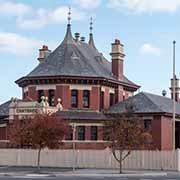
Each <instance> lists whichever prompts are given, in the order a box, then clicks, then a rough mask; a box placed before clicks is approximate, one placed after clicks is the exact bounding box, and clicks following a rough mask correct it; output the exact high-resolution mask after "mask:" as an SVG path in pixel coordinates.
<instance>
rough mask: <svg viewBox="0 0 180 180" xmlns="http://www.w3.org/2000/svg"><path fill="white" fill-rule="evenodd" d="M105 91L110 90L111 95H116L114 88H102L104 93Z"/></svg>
mask: <svg viewBox="0 0 180 180" xmlns="http://www.w3.org/2000/svg"><path fill="white" fill-rule="evenodd" d="M105 89H108V90H109V93H112V94H115V89H114V88H110V87H105V86H102V87H101V91H102V92H105Z"/></svg>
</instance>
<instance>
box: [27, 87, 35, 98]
mask: <svg viewBox="0 0 180 180" xmlns="http://www.w3.org/2000/svg"><path fill="white" fill-rule="evenodd" d="M28 96H29V97H30V98H31V99H33V100H35V101H36V100H37V92H36V87H35V86H33V87H28Z"/></svg>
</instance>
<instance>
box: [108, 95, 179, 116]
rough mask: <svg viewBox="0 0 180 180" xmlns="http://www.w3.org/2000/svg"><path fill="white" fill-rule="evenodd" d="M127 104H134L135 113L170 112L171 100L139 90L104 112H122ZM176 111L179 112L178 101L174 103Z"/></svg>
mask: <svg viewBox="0 0 180 180" xmlns="http://www.w3.org/2000/svg"><path fill="white" fill-rule="evenodd" d="M128 104H131V105H133V106H134V111H135V113H172V107H173V106H172V105H173V101H172V99H170V98H167V97H164V96H159V95H155V94H150V93H146V92H141V93H139V94H137V95H135V96H132V97H130V98H128V99H127V100H125V101H123V102H120V103H118V104H115V105H113V106H111V107H110V108H109V110H108V111H107V112H106V113H123V112H125V108H126V106H127V105H128ZM176 113H177V114H180V103H178V102H177V103H176Z"/></svg>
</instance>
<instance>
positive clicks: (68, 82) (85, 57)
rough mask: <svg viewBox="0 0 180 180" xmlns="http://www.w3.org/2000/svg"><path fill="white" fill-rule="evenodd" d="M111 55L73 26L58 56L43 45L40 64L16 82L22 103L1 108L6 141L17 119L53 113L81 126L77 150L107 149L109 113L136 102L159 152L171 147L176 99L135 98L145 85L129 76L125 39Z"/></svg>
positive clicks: (1, 129)
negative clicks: (173, 101)
mask: <svg viewBox="0 0 180 180" xmlns="http://www.w3.org/2000/svg"><path fill="white" fill-rule="evenodd" d="M91 29H92V27H91ZM110 55H111V62H110V61H108V60H107V59H106V58H105V57H104V56H103V55H102V53H100V52H99V51H98V50H97V48H96V46H95V43H94V39H93V34H92V32H91V33H90V35H89V42H88V43H86V42H85V38H84V37H81V38H80V34H79V33H75V37H73V36H72V33H71V25H70V24H68V25H67V31H66V35H65V37H64V40H63V41H62V43H61V44H60V45H59V46H58V47H57V48H56V49H55V50H54V51H53V52H51V51H50V50H49V49H48V47H47V46H43V47H42V49H40V50H39V57H38V61H39V64H38V66H37V67H35V69H34V70H33V71H31V72H30V73H29V74H28V75H27V76H24V77H22V78H20V79H18V80H17V81H16V83H17V84H18V85H19V87H21V88H22V99H21V100H19V99H12V100H10V101H8V102H6V103H4V104H2V105H0V139H1V142H4V141H5V142H6V141H7V140H8V139H7V133H8V130H7V129H8V125H9V124H10V123H13V121H14V120H15V119H17V118H19V119H20V118H21V117H24V116H26V115H32V114H34V113H37V112H39V111H42V112H47V111H48V112H55V113H57V114H58V116H59V117H61V118H62V119H66V120H68V121H69V123H70V125H72V126H73V127H75V128H76V136H75V142H76V148H83V149H84V148H85V149H87V148H95V149H102V148H105V147H106V146H107V142H105V141H103V132H102V129H103V122H104V121H105V120H108V117H109V114H112V115H113V114H116V115H118V114H120V113H122V112H123V107H124V106H125V104H126V103H129V102H130V101H133V103H134V104H135V106H136V107H137V108H139V109H138V110H137V112H136V113H138V114H139V115H140V116H141V117H142V120H144V125H145V128H152V133H153V138H154V139H155V142H156V145H157V148H158V149H171V147H172V145H171V138H172V127H171V124H172V121H171V119H172V113H171V99H168V98H166V97H159V96H156V95H151V94H146V93H140V94H138V95H136V96H134V92H136V91H137V90H138V89H139V87H140V86H138V85H137V84H135V83H133V82H132V81H130V80H129V79H128V78H127V77H126V76H125V75H124V71H123V63H124V57H125V54H124V46H123V44H122V43H121V42H120V41H119V40H117V39H116V40H115V41H114V43H112V50H111V53H110ZM153 100H154V101H153ZM156 100H157V101H158V102H157V101H156ZM167 102H168V106H167V104H166V103H167ZM158 103H159V104H158ZM177 104H178V107H179V111H177V112H178V113H179V114H180V104H179V103H177ZM161 105H163V108H162V107H161ZM107 115H108V116H107ZM64 141H65V147H66V148H72V134H69V135H67V136H66V138H65V140H64ZM177 144H178V143H177Z"/></svg>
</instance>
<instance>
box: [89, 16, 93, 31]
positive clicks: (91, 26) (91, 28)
mask: <svg viewBox="0 0 180 180" xmlns="http://www.w3.org/2000/svg"><path fill="white" fill-rule="evenodd" d="M89 29H90V33H91V34H92V30H93V18H92V17H91V18H90V28H89Z"/></svg>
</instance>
